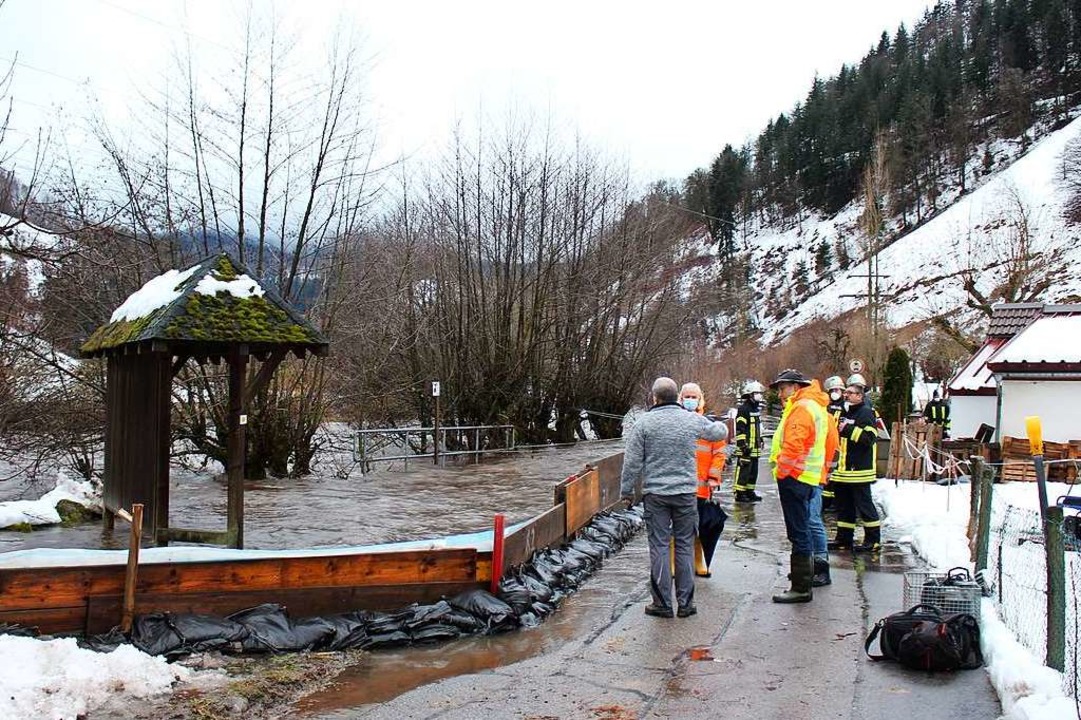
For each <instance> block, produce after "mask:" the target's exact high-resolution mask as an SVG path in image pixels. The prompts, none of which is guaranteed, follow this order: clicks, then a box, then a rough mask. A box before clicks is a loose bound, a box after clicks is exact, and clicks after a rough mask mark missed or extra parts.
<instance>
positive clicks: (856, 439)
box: [849, 427, 863, 442]
mask: <svg viewBox="0 0 1081 720" xmlns="http://www.w3.org/2000/svg"><path fill="white" fill-rule="evenodd" d="M862 434H863V428H861V427H858V428H856V429H855V430H853V431H852V437H850V438H849V440H851V441H852V442H859V441H860V435H862Z"/></svg>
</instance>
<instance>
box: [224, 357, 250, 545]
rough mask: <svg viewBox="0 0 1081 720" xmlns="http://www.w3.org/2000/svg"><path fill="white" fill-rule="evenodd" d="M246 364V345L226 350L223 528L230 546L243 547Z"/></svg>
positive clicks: (246, 420) (246, 419) (246, 417)
mask: <svg viewBox="0 0 1081 720" xmlns="http://www.w3.org/2000/svg"><path fill="white" fill-rule="evenodd" d="M247 364H248V346H247V345H239V346H237V347H236V348H234V349H233V350H231V351H230V352H229V443H228V444H229V467H228V474H229V499H228V503H227V507H226V521H225V524H226V531H227V532H228V533H230V535H231V536H232V538H233V542H232V546H233V547H235V548H243V547H244V451H245V445H246V443H245V430H246V428H247V424H248V416H247V415H245V414H244V409H245V407H246V406H247V403H246V402H245V398H244V390H245V388H244V374H245V370H246V368H247Z"/></svg>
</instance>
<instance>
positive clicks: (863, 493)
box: [833, 482, 880, 530]
mask: <svg viewBox="0 0 1081 720" xmlns="http://www.w3.org/2000/svg"><path fill="white" fill-rule="evenodd" d="M833 491H834V493H836V495H837V499H836V503H837V527H838V529H842V528H848V529H850V530H854V529H855V528H856V521H857V520H862V521H863V525H864V526H865V527H877V526H878V525H879V524H880V522H879V518H878V508H877V507H875V501H874V499H873V498H872V497H871V483H846V482H835V483H833Z"/></svg>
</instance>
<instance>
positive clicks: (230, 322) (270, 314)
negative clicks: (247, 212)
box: [80, 254, 328, 357]
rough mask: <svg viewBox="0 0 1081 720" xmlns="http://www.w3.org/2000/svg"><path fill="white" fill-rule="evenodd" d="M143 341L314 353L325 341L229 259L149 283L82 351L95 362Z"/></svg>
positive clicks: (216, 259)
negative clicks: (272, 347) (264, 347)
mask: <svg viewBox="0 0 1081 720" xmlns="http://www.w3.org/2000/svg"><path fill="white" fill-rule="evenodd" d="M146 341H163V342H165V343H167V344H168V345H169V346H170V347H171V348H173V349H174V350H175V349H183V348H184V347H186V346H219V345H220V346H225V345H235V344H248V345H249V346H256V347H262V346H287V347H290V348H293V349H298V348H303V349H307V350H311V351H313V352H319V353H322V352H323V351H324V350H325V349H326V347H327V344H328V343H327V340H326V338H324V337H323V335H322V334H321V333H320V332H319V331H318V330H316V329H315V327H314V326H313V325H312V324H311V323H309V322H308V321H307V320H305V319H304V318H303V317H301V315H300V314H299V313H298V312H297V311H296V310H294V309H293V308H292V307H290V306H289V305H288V304H287V303H286V302H285V301H283V300H282V299H281V298H280V297H278V295H277V294H276V293H274V292H273V291H272V290H269V289H266V288H263V287H262V286H261V285H260V284H259V282H258V281H257V280H255V279H253V276H252V274H251V273H250V272H249V271H248V269H247V268H245V267H244V266H243V265H242V264H241V263H239V262H237V261H236V260H234V259H233V258H232V257H230V256H229V255H227V254H221V255H216V256H213V257H210V258H207V259H206V260H204V261H203V262H201V263H199V264H198V265H196V266H194V267H192V268H189V269H187V270H185V271H183V272H177V271H175V270H171V271H169V272H167V273H165V274H163V275H159V276H158V277H156V278H154V279H152V280H151V281H149V282H148V283H147V284H146V285H144V286H143V287H142V288H141V289H140V290H139V291H137V292H136V293H134V294H133V295H132V296H131V297H129V298H128V299H127V300H126V301H125V302H124V304H123V305H121V306H120V307H119V308H117V310H116V311H115V312H114V313H113V316H112V318H111V319H110V321H109V322H108V323H106V324H105V325H102V326H101V327H99V328H98V329H97V330H95V331H94V333H93V334H92V335H91V336H90V337H89V338H88V339H87V341H86V342H85V343H84V344H83V346H82V347H81V348H80V350H81V352H82V354H83V355H84V356H88V357H93V356H95V355H102V354H106V353H107V352H108V351H109V350H112V349H114V348H119V347H122V346H124V345H129V344H132V343H143V342H146Z"/></svg>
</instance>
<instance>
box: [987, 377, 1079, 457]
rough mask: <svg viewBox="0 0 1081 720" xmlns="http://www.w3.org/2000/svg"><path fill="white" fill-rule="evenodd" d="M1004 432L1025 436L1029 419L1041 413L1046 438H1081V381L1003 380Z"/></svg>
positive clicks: (1060, 439) (1000, 389)
mask: <svg viewBox="0 0 1081 720" xmlns="http://www.w3.org/2000/svg"><path fill="white" fill-rule="evenodd" d="M999 392H1000V393H1001V394H1002V430H1001V434H1000V436H1002V435H1008V436H1010V437H1021V438H1023V437H1025V418H1026V417H1027V416H1029V415H1039V416H1040V420H1041V421H1042V424H1043V437H1044V440H1051V441H1053V442H1066V441H1067V440H1081V381H1076V380H1074V381H1070V380H1040V381H1033V380H1003V381H1002V382H1001V383H1000V384H999Z"/></svg>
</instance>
